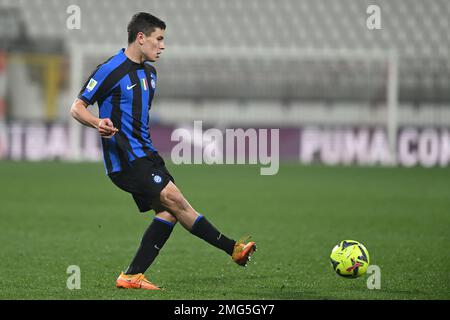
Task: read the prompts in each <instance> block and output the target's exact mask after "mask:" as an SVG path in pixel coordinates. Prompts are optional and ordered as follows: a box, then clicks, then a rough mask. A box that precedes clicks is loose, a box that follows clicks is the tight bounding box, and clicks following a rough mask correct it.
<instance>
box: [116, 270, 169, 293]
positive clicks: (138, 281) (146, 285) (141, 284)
mask: <svg viewBox="0 0 450 320" xmlns="http://www.w3.org/2000/svg"><path fill="white" fill-rule="evenodd" d="M116 287H117V288H126V289H145V290H161V288H159V287H158V286H155V285H154V284H153V283H151V282H150V281H148V280H147V279H146V278H145V276H144V274H143V273H138V274H124V273H123V272H122V273H121V274H120V276H119V277H118V278H117V280H116Z"/></svg>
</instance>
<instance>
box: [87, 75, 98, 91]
mask: <svg viewBox="0 0 450 320" xmlns="http://www.w3.org/2000/svg"><path fill="white" fill-rule="evenodd" d="M96 85H97V81H96V80H95V79H93V78H92V79H91V80H89V83H88V85H87V86H86V89H87V91H88V92H91V91H92V90H94V88H95V86H96Z"/></svg>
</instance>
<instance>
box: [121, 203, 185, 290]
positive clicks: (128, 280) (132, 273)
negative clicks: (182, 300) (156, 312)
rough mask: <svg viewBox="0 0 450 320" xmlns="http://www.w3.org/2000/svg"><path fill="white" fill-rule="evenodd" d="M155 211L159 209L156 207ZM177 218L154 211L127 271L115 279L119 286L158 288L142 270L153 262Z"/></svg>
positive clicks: (163, 212) (167, 213)
mask: <svg viewBox="0 0 450 320" xmlns="http://www.w3.org/2000/svg"><path fill="white" fill-rule="evenodd" d="M156 211H159V210H158V209H156ZM176 223H177V219H176V218H175V217H174V216H173V215H172V214H170V213H169V212H167V211H160V212H158V213H156V215H155V218H154V219H153V221H152V223H151V224H150V226H149V227H148V228H147V230H146V231H145V232H144V235H143V237H142V240H141V243H140V245H139V248H138V250H137V252H136V254H135V256H134V258H133V260H132V261H131V264H130V265H129V267H128V269H127V271H125V272H122V273H121V274H120V276H119V278H118V279H117V281H116V286H117V287H119V288H136V289H138V288H141V289H148V290H158V289H160V288H159V287H158V286H156V285H154V284H153V283H151V282H150V281H148V280H147V279H146V278H145V276H144V272H145V271H147V269H148V268H149V267H150V265H151V264H152V263H153V261H154V260H155V258H156V257H157V255H158V254H159V251H160V250H161V249H162V247H163V246H164V244H165V243H166V241H167V239H169V237H170V234H171V233H172V230H173V227H174V226H175V224H176Z"/></svg>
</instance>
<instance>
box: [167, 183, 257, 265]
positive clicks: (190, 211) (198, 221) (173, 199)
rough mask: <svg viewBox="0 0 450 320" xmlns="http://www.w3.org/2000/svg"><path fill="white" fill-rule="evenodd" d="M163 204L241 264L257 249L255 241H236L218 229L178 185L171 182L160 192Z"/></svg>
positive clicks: (185, 225) (189, 226)
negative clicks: (185, 196) (188, 199)
mask: <svg viewBox="0 0 450 320" xmlns="http://www.w3.org/2000/svg"><path fill="white" fill-rule="evenodd" d="M160 201H161V204H162V205H163V206H164V207H165V208H167V210H168V211H169V212H170V213H171V214H173V215H174V216H175V217H176V218H177V220H178V221H180V223H181V224H182V225H183V227H184V228H186V229H187V230H189V231H190V232H191V233H192V234H193V235H195V236H197V237H199V238H201V239H203V240H205V241H206V242H208V243H209V244H211V245H213V246H215V247H216V248H219V249H221V250H223V251H225V252H226V253H227V254H229V255H230V256H232V258H233V260H234V261H235V262H236V263H238V264H239V265H245V264H246V263H247V261H248V260H249V258H250V256H251V254H252V253H253V252H254V250H255V249H256V245H255V243H254V242H249V243H245V240H242V241H238V242H236V241H234V240H233V239H230V238H228V237H226V236H225V235H224V234H222V233H221V232H220V231H219V230H217V229H216V228H215V227H214V226H213V225H212V224H211V223H210V222H209V221H208V220H207V219H206V218H205V217H204V216H203V215H200V214H199V213H197V212H196V211H195V210H194V208H193V207H192V206H191V205H190V204H189V202H188V201H187V200H186V199H185V198H184V196H183V194H182V193H181V192H180V190H179V189H178V188H177V186H176V185H175V184H174V183H172V182H169V183H168V184H167V186H166V187H165V188H164V189H163V190H162V191H161V194H160Z"/></svg>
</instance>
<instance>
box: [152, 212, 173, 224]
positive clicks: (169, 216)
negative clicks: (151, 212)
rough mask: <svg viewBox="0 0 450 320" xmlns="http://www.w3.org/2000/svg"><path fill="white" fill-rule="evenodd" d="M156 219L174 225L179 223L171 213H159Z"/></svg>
mask: <svg viewBox="0 0 450 320" xmlns="http://www.w3.org/2000/svg"><path fill="white" fill-rule="evenodd" d="M156 217H158V218H160V219H163V220H166V221H169V222H171V223H173V224H175V223H177V221H178V219H177V218H175V217H174V216H173V215H172V214H171V213H169V212H167V211H163V212H159V213H157V214H156Z"/></svg>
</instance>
